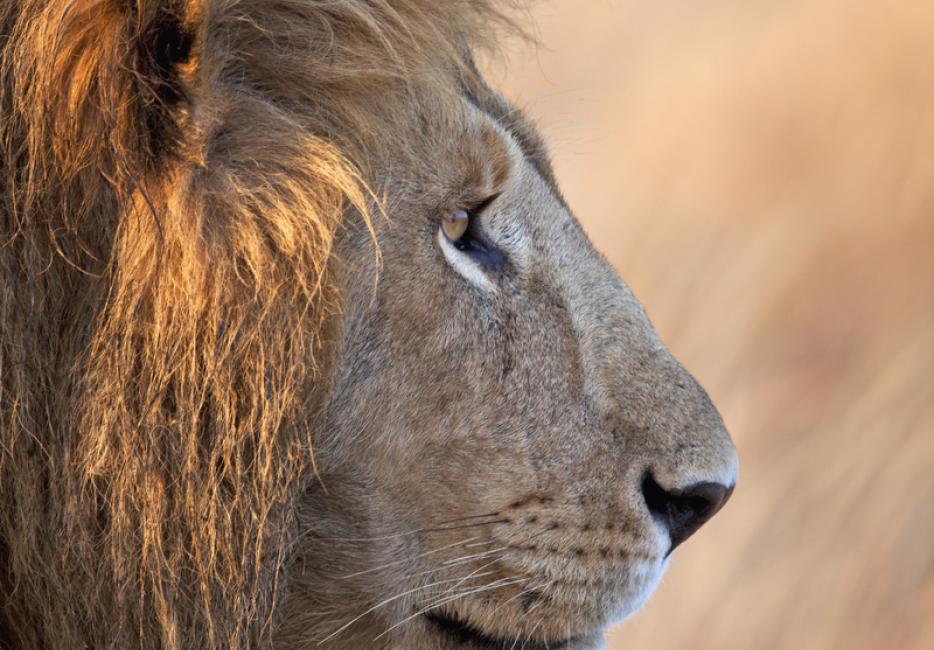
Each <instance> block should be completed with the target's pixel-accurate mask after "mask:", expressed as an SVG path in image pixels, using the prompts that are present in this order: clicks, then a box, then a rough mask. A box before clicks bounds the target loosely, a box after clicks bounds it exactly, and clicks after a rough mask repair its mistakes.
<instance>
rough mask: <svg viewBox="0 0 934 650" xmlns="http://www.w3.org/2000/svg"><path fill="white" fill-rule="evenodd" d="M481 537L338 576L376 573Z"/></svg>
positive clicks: (341, 578)
mask: <svg viewBox="0 0 934 650" xmlns="http://www.w3.org/2000/svg"><path fill="white" fill-rule="evenodd" d="M481 537H482V535H476V536H474V537H468V538H467V539H465V540H463V541H460V542H454V543H453V544H448V545H447V546H442V547H440V548H436V549H432V550H430V551H425V552H424V553H418V554H416V555H409V556H406V557H404V558H402V559H400V560H393V561H392V562H386V563H385V564H382V565H380V566H378V567H373V568H372V569H365V570H363V571H357V572H356V573H348V574H347V575H345V576H340V577H339V578H338V580H348V579H350V578H356V577H357V576H362V575H366V574H367V573H374V572H376V571H381V570H383V569H385V568H388V567H391V566H396V565H398V564H405V563H406V562H411V561H412V560H415V559H417V558H420V557H426V556H428V555H434V554H435V553H440V552H441V551H445V550H447V549H449V548H453V547H455V546H460V545H461V544H464V543H465V542H472V541H474V540H477V539H480V538H481Z"/></svg>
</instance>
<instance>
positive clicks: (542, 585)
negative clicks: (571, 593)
mask: <svg viewBox="0 0 934 650" xmlns="http://www.w3.org/2000/svg"><path fill="white" fill-rule="evenodd" d="M554 583H555V581H554V580H548V581H547V582H542V583H539V584H537V585H532V586H531V587H528V588H527V589H523V590H522V591H520V592H519V593H517V594H516V595H514V596H510V597H509V598H507V599H506V600H504V601H503V602H501V603H500V604H499V605H497V606H496V607H494V608H493V611H492V612H490V616H491V617H492V616H493V615H494V614H496V612H498V611H499V610H500V608H501V607H505V606H506V605H508V604H509V603H511V602H512V601H514V600H516V599H517V598H522V596H525V595H526V594H530V593H532V592H533V591H538V590H539V589H548V587H550V586H551V585H553V584H554Z"/></svg>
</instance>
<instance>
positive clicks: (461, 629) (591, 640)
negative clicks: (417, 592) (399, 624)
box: [423, 611, 604, 650]
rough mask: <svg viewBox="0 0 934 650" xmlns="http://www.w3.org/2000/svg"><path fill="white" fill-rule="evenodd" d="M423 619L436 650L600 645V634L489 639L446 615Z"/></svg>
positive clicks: (578, 649)
mask: <svg viewBox="0 0 934 650" xmlns="http://www.w3.org/2000/svg"><path fill="white" fill-rule="evenodd" d="M423 618H424V620H425V623H426V629H427V631H428V633H429V634H430V635H433V636H435V637H437V639H438V645H437V646H433V647H437V648H439V650H440V649H447V648H458V649H459V650H501V649H504V648H510V647H522V648H527V649H528V650H548V649H549V648H568V649H573V650H598V649H599V648H602V647H603V646H604V639H603V634H602V632H593V633H590V634H584V635H578V636H573V637H565V638H554V639H532V638H529V637H527V636H526V635H525V634H518V635H513V636H510V637H507V636H505V635H500V636H493V635H490V634H487V633H486V632H484V631H483V630H480V629H479V628H478V627H475V626H474V625H472V624H471V623H468V622H466V621H463V620H461V619H459V618H457V617H456V616H455V615H453V614H449V613H446V612H441V611H435V612H429V613H426V614H424V615H423Z"/></svg>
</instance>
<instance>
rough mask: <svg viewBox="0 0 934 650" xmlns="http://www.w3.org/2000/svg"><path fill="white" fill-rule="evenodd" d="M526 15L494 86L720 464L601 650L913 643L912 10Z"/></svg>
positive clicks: (662, 4)
mask: <svg viewBox="0 0 934 650" xmlns="http://www.w3.org/2000/svg"><path fill="white" fill-rule="evenodd" d="M533 14H534V16H533V17H534V21H535V25H536V36H537V38H538V39H539V40H540V42H541V44H542V45H541V47H540V48H539V49H538V50H537V51H536V50H535V49H533V48H529V47H526V46H522V45H520V44H515V45H514V47H513V48H512V49H511V50H510V51H509V52H508V53H507V54H508V57H507V59H508V64H506V65H497V64H493V66H492V72H491V76H492V78H493V80H494V82H495V83H498V85H499V86H500V87H501V88H503V89H504V90H505V92H506V94H507V95H509V96H510V97H511V98H513V99H515V100H517V101H518V103H519V104H520V105H521V106H523V107H525V108H526V110H527V111H528V112H529V113H530V114H531V115H532V116H533V117H535V118H537V119H538V121H539V122H540V126H541V128H542V131H543V132H544V134H545V136H546V138H547V139H548V140H549V141H550V142H551V148H552V151H553V154H554V158H555V162H556V169H557V173H558V177H559V180H560V182H561V184H562V187H563V189H564V191H565V193H566V195H567V198H568V200H569V202H570V203H571V205H572V207H573V208H574V209H575V212H576V213H577V215H578V217H579V218H580V220H581V221H582V222H583V223H584V225H585V227H586V228H587V229H588V231H589V232H590V234H591V237H592V239H593V241H594V242H595V244H596V245H597V247H598V248H599V249H601V250H602V251H603V252H605V253H606V255H607V256H608V257H609V258H610V260H611V261H612V262H613V263H614V264H615V265H616V267H617V268H618V269H619V270H620V272H621V273H622V275H623V277H624V278H625V279H626V280H627V281H628V282H629V284H630V285H631V286H632V288H633V289H634V291H635V292H636V294H637V295H638V296H639V297H640V298H641V299H642V301H643V302H644V303H645V305H646V307H647V309H648V312H649V315H650V316H651V317H652V318H653V320H654V322H655V324H656V326H657V328H658V329H659V331H660V332H661V334H662V336H663V338H664V339H665V340H666V342H667V343H668V344H669V346H670V347H671V348H672V350H673V351H674V352H675V354H676V355H677V356H678V357H679V358H680V359H681V360H682V362H684V363H685V365H686V366H687V367H688V368H689V369H690V370H691V371H692V372H693V373H694V374H695V375H696V376H697V377H698V378H699V379H700V381H701V383H703V384H704V385H705V386H706V387H707V389H708V390H709V392H710V393H711V396H712V397H713V398H714V401H715V402H716V403H717V404H718V405H719V407H720V409H721V411H722V413H723V415H724V418H725V420H726V422H727V425H728V426H729V427H730V429H731V431H732V433H733V435H734V438H735V440H736V443H737V446H738V448H739V452H740V458H741V460H742V469H741V478H740V482H739V486H738V488H737V491H736V493H735V495H734V497H733V500H732V502H731V503H730V504H729V506H728V507H727V508H726V509H725V510H724V511H723V512H722V513H721V514H720V515H718V516H717V517H716V518H715V519H714V521H713V522H711V523H710V524H709V525H708V527H706V528H704V529H703V530H702V531H701V532H700V533H698V535H697V537H696V538H694V539H692V540H691V541H690V542H689V543H688V544H686V545H685V546H684V547H682V549H679V552H678V553H676V557H674V558H673V562H672V566H671V569H670V571H669V573H668V575H667V577H666V579H665V580H664V581H663V583H662V586H661V588H660V589H659V592H658V593H657V595H656V596H655V597H654V598H653V599H652V600H651V601H650V603H649V605H648V606H647V607H646V608H645V609H644V610H643V611H642V612H640V613H639V614H637V615H636V616H635V617H634V618H633V619H632V620H631V621H628V622H627V623H625V624H624V625H622V626H620V627H619V628H617V629H615V630H614V631H613V632H612V633H611V635H610V648H614V649H615V648H633V649H635V648H652V649H653V650H665V649H670V648H677V649H681V648H689V649H703V648H712V649H713V648H716V649H748V648H752V649H757V650H758V649H769V648H795V649H798V648H807V649H811V648H815V649H824V648H847V649H869V648H873V649H875V648H884V649H903V648H908V649H914V648H917V649H919V650H921V649H923V650H931V649H932V648H934V2H931V1H930V0H890V1H888V2H880V1H879V0H807V1H804V0H785V1H783V2H763V1H761V0H708V1H706V2H685V1H683V0H598V1H592V0H588V1H587V2H581V1H580V0H551V1H550V2H544V3H542V4H540V5H538V6H537V7H536V9H535V10H534V12H533Z"/></svg>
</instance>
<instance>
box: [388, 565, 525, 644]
mask: <svg viewBox="0 0 934 650" xmlns="http://www.w3.org/2000/svg"><path fill="white" fill-rule="evenodd" d="M527 581H528V578H502V579H501V580H496V581H494V582H491V583H489V584H487V585H484V586H482V587H476V588H474V589H470V590H468V591H465V592H462V593H459V594H455V595H454V596H450V597H448V598H443V599H441V600H440V601H438V602H435V603H433V604H431V605H429V606H427V607H423V608H422V609H420V610H418V611H417V612H415V613H414V614H412V615H411V616H407V617H406V618H404V619H402V620H401V621H399V622H398V623H396V624H394V625H393V626H392V627H390V628H388V629H386V630H385V631H384V632H381V633H380V634H378V635H377V636H375V637H374V638H373V640H374V641H377V640H379V639H380V638H382V637H384V636H386V635H387V634H389V633H390V632H392V631H393V630H394V629H396V628H397V627H399V626H400V625H404V624H405V623H408V622H409V621H411V620H412V619H413V618H417V617H418V616H421V615H422V614H424V613H425V612H428V611H431V610H432V609H435V608H438V607H441V606H442V605H446V604H447V603H451V602H454V601H455V600H458V599H460V598H464V597H465V596H470V595H472V594H477V593H481V592H484V591H490V590H492V589H500V588H502V587H508V586H510V585H515V584H520V583H522V582H527Z"/></svg>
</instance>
